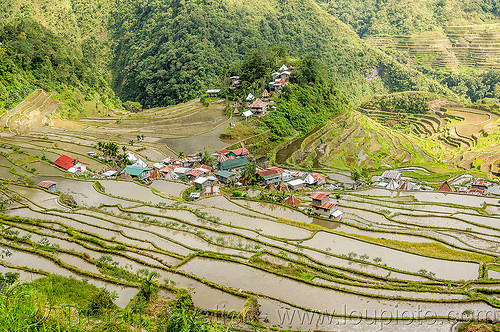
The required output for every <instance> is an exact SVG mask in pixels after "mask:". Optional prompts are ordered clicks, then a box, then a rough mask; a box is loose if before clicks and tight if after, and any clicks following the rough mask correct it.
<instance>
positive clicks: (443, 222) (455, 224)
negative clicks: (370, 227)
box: [394, 215, 500, 236]
mask: <svg viewBox="0 0 500 332" xmlns="http://www.w3.org/2000/svg"><path fill="white" fill-rule="evenodd" d="M394 220H396V221H401V222H404V223H409V224H412V225H415V226H430V227H443V228H453V229H457V230H458V229H461V230H467V229H470V230H472V231H474V232H478V233H482V234H490V235H494V236H500V230H493V229H489V228H485V227H479V226H476V225H472V224H469V223H467V222H465V221H461V220H457V219H452V218H444V217H417V216H407V215H399V216H395V217H394Z"/></svg>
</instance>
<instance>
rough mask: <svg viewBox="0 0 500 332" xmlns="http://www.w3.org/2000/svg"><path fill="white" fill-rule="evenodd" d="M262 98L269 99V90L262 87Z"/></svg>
mask: <svg viewBox="0 0 500 332" xmlns="http://www.w3.org/2000/svg"><path fill="white" fill-rule="evenodd" d="M262 99H269V92H267V89H264V92H262Z"/></svg>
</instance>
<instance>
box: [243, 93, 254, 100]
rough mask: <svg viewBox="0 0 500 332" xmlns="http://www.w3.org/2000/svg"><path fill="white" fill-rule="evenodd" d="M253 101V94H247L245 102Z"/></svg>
mask: <svg viewBox="0 0 500 332" xmlns="http://www.w3.org/2000/svg"><path fill="white" fill-rule="evenodd" d="M254 99H255V97H254V95H253V94H251V93H249V94H248V96H247V97H246V98H245V100H246V101H248V102H251V101H252V100H254Z"/></svg>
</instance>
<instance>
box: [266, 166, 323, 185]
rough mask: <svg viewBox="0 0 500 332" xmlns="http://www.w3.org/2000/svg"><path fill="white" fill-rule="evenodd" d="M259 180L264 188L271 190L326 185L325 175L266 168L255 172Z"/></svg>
mask: <svg viewBox="0 0 500 332" xmlns="http://www.w3.org/2000/svg"><path fill="white" fill-rule="evenodd" d="M257 174H258V178H259V180H260V181H261V182H262V183H263V184H264V185H265V186H266V188H268V189H270V190H273V189H277V190H282V188H288V189H290V190H298V189H306V188H308V187H311V186H317V187H319V186H322V185H324V184H325V183H326V175H323V174H320V173H309V172H302V171H293V170H285V169H283V168H280V167H268V168H265V169H262V170H259V171H257Z"/></svg>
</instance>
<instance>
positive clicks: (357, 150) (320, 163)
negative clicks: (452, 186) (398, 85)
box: [275, 105, 500, 180]
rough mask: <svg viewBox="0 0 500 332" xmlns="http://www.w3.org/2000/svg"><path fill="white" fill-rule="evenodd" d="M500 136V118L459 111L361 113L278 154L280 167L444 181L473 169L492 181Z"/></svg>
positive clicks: (456, 107) (499, 158)
mask: <svg viewBox="0 0 500 332" xmlns="http://www.w3.org/2000/svg"><path fill="white" fill-rule="evenodd" d="M499 130H500V125H499V116H498V115H496V114H492V113H489V112H486V111H482V110H477V109H471V108H465V107H462V106H459V105H449V106H444V107H441V108H440V109H439V110H436V111H429V112H427V113H425V114H409V113H397V112H389V111H381V110H377V109H360V110H359V111H357V112H352V113H349V114H342V115H340V116H339V117H337V118H336V119H334V120H333V121H332V122H330V123H329V124H327V125H326V126H324V127H322V128H320V129H318V130H316V131H315V132H312V133H310V134H308V136H306V137H302V138H300V139H298V140H296V141H294V142H292V143H291V144H290V145H288V147H286V148H281V149H279V150H277V152H275V153H276V162H277V163H278V164H282V165H284V164H289V165H294V166H301V167H312V168H320V167H325V166H326V167H331V168H335V169H340V170H350V169H352V168H358V169H359V168H367V169H381V168H385V167H410V166H416V167H423V168H424V169H427V170H428V171H430V172H431V173H433V174H435V173H440V174H443V173H444V174H446V175H445V176H444V177H442V178H443V179H444V178H446V176H449V175H453V174H455V173H457V172H460V171H461V170H463V169H468V170H475V171H481V172H483V173H484V174H489V176H490V177H491V176H492V175H491V172H493V173H496V172H498V169H499V163H500V152H499V143H498V134H499ZM440 179H441V178H440ZM440 179H437V178H436V179H435V180H440Z"/></svg>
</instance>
